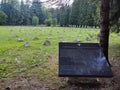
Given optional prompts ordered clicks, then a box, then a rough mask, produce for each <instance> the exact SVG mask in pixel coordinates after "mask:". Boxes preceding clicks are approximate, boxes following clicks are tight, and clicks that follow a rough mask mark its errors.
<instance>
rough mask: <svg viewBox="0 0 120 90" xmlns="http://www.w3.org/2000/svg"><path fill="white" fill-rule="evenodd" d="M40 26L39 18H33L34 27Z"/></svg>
mask: <svg viewBox="0 0 120 90" xmlns="http://www.w3.org/2000/svg"><path fill="white" fill-rule="evenodd" d="M38 24H39V18H38V17H37V16H33V18H32V25H34V26H37V25H38Z"/></svg>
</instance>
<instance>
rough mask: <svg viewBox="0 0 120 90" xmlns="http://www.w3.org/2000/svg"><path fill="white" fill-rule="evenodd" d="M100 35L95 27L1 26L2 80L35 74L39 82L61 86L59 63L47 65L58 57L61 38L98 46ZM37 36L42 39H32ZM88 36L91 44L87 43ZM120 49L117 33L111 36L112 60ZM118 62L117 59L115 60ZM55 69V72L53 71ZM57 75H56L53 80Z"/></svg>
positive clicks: (119, 53)
mask: <svg viewBox="0 0 120 90" xmlns="http://www.w3.org/2000/svg"><path fill="white" fill-rule="evenodd" d="M50 33H51V34H52V38H51V39H50V42H51V45H50V46H44V45H43V43H44V41H45V40H46V39H47V37H48V35H49V34H50ZM98 33H99V29H92V28H65V27H64V28H62V27H14V26H1V27H0V79H7V78H14V77H17V76H18V75H24V76H26V77H31V76H34V75H35V76H37V77H38V78H39V79H40V80H46V79H48V78H51V80H53V81H54V83H55V84H57V85H59V83H60V82H59V81H60V80H59V79H58V78H57V63H56V64H55V65H54V66H53V67H51V66H47V65H45V63H46V62H48V61H49V60H51V59H52V58H53V57H57V55H58V43H59V42H60V39H59V37H60V36H62V37H63V38H64V39H65V41H67V42H74V41H75V40H76V39H79V40H80V41H81V42H96V43H98V42H99V41H98V40H97V35H98ZM79 34H80V35H79ZM16 36H20V37H22V38H24V42H18V41H17V38H16ZM35 36H36V37H39V40H36V41H35V40H33V38H34V37H35ZM87 37H88V38H89V39H90V41H86V38H87ZM27 41H29V42H31V44H32V45H31V46H30V47H25V46H24V44H25V42H27ZM119 50H120V36H118V34H116V33H111V34H110V48H109V53H110V54H109V56H110V60H112V57H116V56H120V51H119ZM56 59H57V58H56ZM119 59H120V58H117V59H116V60H119ZM53 63H54V62H53ZM52 70H54V71H53V72H51V71H52ZM54 75H56V76H55V77H54ZM45 78H46V79H45ZM48 82H49V81H48ZM60 85H61V84H60Z"/></svg>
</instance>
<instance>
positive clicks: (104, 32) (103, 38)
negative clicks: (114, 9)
mask: <svg viewBox="0 0 120 90" xmlns="http://www.w3.org/2000/svg"><path fill="white" fill-rule="evenodd" d="M109 10H110V0H101V10H100V15H101V31H100V46H101V48H102V51H103V53H104V55H105V56H106V59H107V60H108V47H109ZM108 62H109V60H108Z"/></svg>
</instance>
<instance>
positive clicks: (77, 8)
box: [0, 0, 120, 32]
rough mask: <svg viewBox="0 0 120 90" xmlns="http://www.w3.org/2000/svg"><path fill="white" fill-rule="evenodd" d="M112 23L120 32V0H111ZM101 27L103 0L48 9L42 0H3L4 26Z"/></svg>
mask: <svg viewBox="0 0 120 90" xmlns="http://www.w3.org/2000/svg"><path fill="white" fill-rule="evenodd" d="M110 10H111V11H110V20H111V22H110V23H111V26H112V28H113V30H114V31H115V30H116V28H117V32H118V31H120V30H119V26H120V19H119V17H120V14H119V11H120V0H111V8H110ZM40 24H46V25H47V26H51V25H53V26H56V25H59V26H74V27H88V26H90V27H93V26H94V27H100V1H99V0H74V2H73V4H72V5H68V4H61V5H60V7H58V8H48V7H47V8H46V7H45V6H44V5H43V4H42V2H41V1H40V0H32V2H31V0H26V1H24V0H21V1H20V2H19V0H2V1H1V4H0V25H40Z"/></svg>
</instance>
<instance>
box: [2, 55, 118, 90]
mask: <svg viewBox="0 0 120 90" xmlns="http://www.w3.org/2000/svg"><path fill="white" fill-rule="evenodd" d="M116 63H118V62H115V61H114V62H112V65H113V67H112V71H113V74H114V77H112V78H108V79H106V78H102V79H100V78H99V79H98V82H96V83H74V84H73V83H69V82H68V78H64V77H58V57H57V56H52V57H50V59H49V60H48V61H47V62H45V63H44V64H42V65H40V66H36V67H34V68H33V69H32V70H30V72H29V74H27V75H24V74H23V75H22V74H20V75H18V76H17V77H15V78H9V77H8V78H7V79H5V80H3V81H2V80H1V81H0V90H119V89H120V67H119V65H120V63H118V64H117V65H116ZM81 80H85V79H81Z"/></svg>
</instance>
